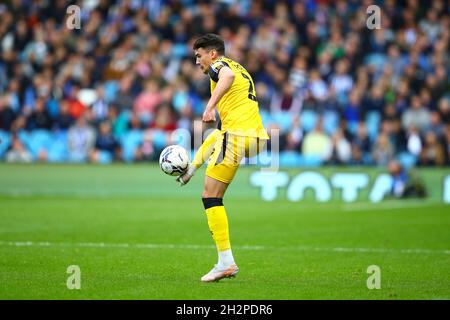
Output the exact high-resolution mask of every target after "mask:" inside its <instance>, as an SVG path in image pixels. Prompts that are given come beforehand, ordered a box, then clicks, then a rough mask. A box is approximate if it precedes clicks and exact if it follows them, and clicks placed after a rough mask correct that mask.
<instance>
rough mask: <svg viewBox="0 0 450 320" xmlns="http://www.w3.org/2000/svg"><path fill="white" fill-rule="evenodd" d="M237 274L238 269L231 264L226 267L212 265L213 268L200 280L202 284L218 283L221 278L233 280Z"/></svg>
mask: <svg viewBox="0 0 450 320" xmlns="http://www.w3.org/2000/svg"><path fill="white" fill-rule="evenodd" d="M238 272H239V268H238V266H237V265H235V264H232V265H230V266H228V267H225V268H223V267H219V265H217V264H216V265H214V268H212V269H211V271H210V272H208V273H207V274H205V275H204V276H203V277H202V278H201V280H202V281H203V282H213V281H219V280H220V279H223V278H234V277H235V276H236V274H237V273H238Z"/></svg>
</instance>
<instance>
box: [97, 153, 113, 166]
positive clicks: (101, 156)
mask: <svg viewBox="0 0 450 320" xmlns="http://www.w3.org/2000/svg"><path fill="white" fill-rule="evenodd" d="M112 160H113V156H112V154H111V153H110V152H108V151H100V152H99V153H98V159H97V163H100V164H109V163H111V162H112Z"/></svg>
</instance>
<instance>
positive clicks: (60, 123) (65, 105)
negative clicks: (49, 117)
mask: <svg viewBox="0 0 450 320" xmlns="http://www.w3.org/2000/svg"><path fill="white" fill-rule="evenodd" d="M73 123H74V118H73V117H72V116H71V115H70V113H69V102H68V101H67V100H62V101H61V103H60V106H59V114H58V117H57V118H56V120H55V121H54V128H55V129H59V130H63V131H66V130H68V129H69V128H70V127H71V126H72V124H73Z"/></svg>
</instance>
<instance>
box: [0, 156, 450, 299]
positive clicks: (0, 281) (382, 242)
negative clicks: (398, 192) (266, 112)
mask: <svg viewBox="0 0 450 320" xmlns="http://www.w3.org/2000/svg"><path fill="white" fill-rule="evenodd" d="M252 170H255V169H252V168H241V169H240V170H239V171H238V174H237V177H236V180H235V181H234V182H233V184H232V185H231V187H230V189H229V191H228V194H227V195H226V197H225V200H224V203H225V206H226V209H227V212H228V217H229V223H230V232H231V241H232V246H233V249H234V255H235V258H236V261H237V263H238V265H239V267H240V273H239V274H238V276H237V277H236V278H235V279H225V280H223V281H220V282H218V283H209V284H204V283H201V282H200V277H201V276H202V275H203V274H204V273H206V272H208V271H209V270H210V268H211V267H212V266H213V264H214V263H215V262H216V259H217V257H216V251H215V248H214V246H213V242H212V239H211V236H210V233H209V230H208V228H207V221H206V217H205V214H204V211H203V206H202V202H201V192H202V184H203V172H199V173H198V174H197V175H196V177H195V178H194V180H193V181H192V183H190V184H189V185H187V186H185V187H183V188H180V187H179V186H178V185H177V184H176V183H175V181H174V178H173V177H169V176H166V175H164V174H163V173H162V172H161V171H160V170H159V168H158V166H156V165H149V164H146V165H111V166H95V165H7V164H1V165H0V221H1V222H0V299H450V206H448V205H447V206H446V205H444V204H442V203H440V202H439V201H436V199H434V198H433V197H432V198H430V199H428V200H425V201H423V200H421V201H418V200H409V201H388V202H383V203H381V204H371V203H367V202H357V203H352V204H344V203H342V202H341V201H337V200H336V201H333V202H331V203H324V204H317V203H315V202H313V201H311V200H308V199H307V200H305V201H303V202H289V201H287V200H286V198H285V197H283V194H281V195H280V196H279V198H278V199H277V200H276V201H273V202H263V201H262V200H260V199H259V195H258V194H259V190H258V189H257V188H254V187H251V186H250V184H249V174H250V173H251V172H252ZM326 170H328V171H329V172H331V171H332V170H334V169H333V168H327V169H325V171H326ZM295 172H298V170H293V169H291V170H289V173H290V174H291V176H292V175H293V174H294V173H295ZM444 173H445V174H448V170H447V171H445V170H442V169H441V170H429V176H430V177H434V178H433V179H436V181H437V183H440V182H439V181H440V179H441V177H442V176H443V175H444ZM70 265H78V266H79V267H80V270H81V289H79V290H69V289H68V288H67V286H66V281H67V279H68V277H69V276H70V274H68V273H67V272H66V271H67V268H68V266H70ZM370 265H377V266H379V267H380V271H381V289H373V290H369V289H368V288H367V279H368V277H369V276H370V274H368V273H367V268H368V266H370Z"/></svg>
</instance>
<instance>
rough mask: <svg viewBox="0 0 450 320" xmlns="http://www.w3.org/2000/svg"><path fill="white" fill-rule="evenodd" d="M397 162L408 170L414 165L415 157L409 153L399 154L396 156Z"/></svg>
mask: <svg viewBox="0 0 450 320" xmlns="http://www.w3.org/2000/svg"><path fill="white" fill-rule="evenodd" d="M397 160H398V161H399V162H400V164H401V165H402V166H403V167H404V168H405V169H407V170H408V169H411V168H412V167H414V166H415V165H416V162H417V157H416V156H415V155H413V154H411V153H409V152H401V153H400V154H399V155H398V157H397Z"/></svg>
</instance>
